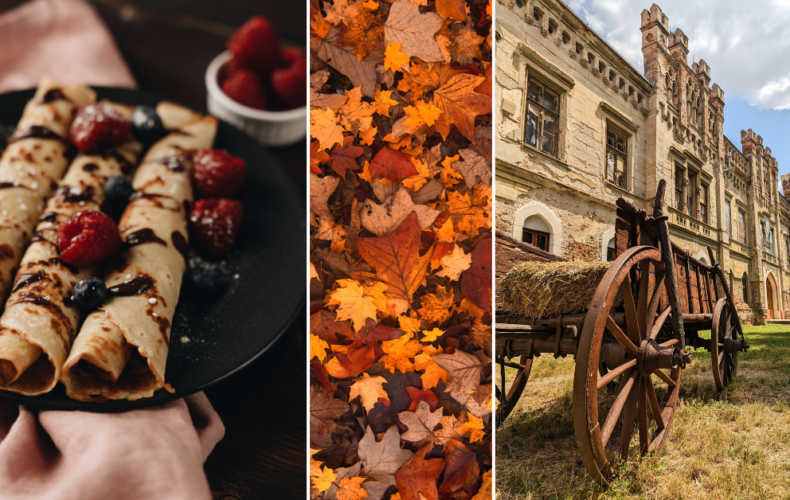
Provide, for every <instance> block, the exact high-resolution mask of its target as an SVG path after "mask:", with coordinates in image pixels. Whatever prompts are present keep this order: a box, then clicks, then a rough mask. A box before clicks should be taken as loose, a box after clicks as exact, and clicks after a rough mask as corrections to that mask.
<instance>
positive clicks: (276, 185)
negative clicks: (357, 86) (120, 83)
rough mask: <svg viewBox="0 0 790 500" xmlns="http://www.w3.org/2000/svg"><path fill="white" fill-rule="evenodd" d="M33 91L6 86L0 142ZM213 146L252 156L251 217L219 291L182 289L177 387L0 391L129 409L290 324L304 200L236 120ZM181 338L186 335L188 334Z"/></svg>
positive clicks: (300, 270) (101, 90)
mask: <svg viewBox="0 0 790 500" xmlns="http://www.w3.org/2000/svg"><path fill="white" fill-rule="evenodd" d="M94 88H95V90H96V92H97V94H98V98H99V99H109V100H111V101H115V102H119V103H125V104H132V105H138V104H156V103H158V102H159V101H162V100H164V98H163V97H161V96H158V95H155V94H152V93H148V92H140V91H136V90H127V89H116V88H107V87H94ZM33 94H34V90H32V89H31V90H23V91H19V92H10V93H7V94H0V137H2V140H0V147H1V146H2V145H3V144H4V142H5V141H4V139H5V136H6V135H7V133H10V131H12V130H13V128H14V127H15V126H16V123H17V121H18V120H19V118H20V116H21V115H22V110H23V109H24V106H25V104H26V103H27V101H28V100H30V99H31V98H32V97H33ZM168 100H172V99H168ZM174 102H175V101H174ZM198 111H201V110H198ZM202 112H205V111H202ZM214 147H215V148H218V149H225V150H227V151H229V152H230V153H232V154H233V155H235V156H240V157H242V158H244V161H245V162H246V163H247V177H246V179H245V182H244V187H243V188H242V190H241V192H240V194H239V196H238V197H237V198H238V199H239V200H240V201H241V202H242V204H243V205H244V222H243V224H242V227H241V231H240V233H239V236H238V241H237V244H236V247H235V249H234V250H233V252H232V253H231V254H230V255H229V256H227V257H226V258H225V259H223V261H222V262H218V263H217V264H218V267H219V268H220V269H221V275H222V276H223V286H224V289H223V290H222V292H221V293H219V294H218V296H217V297H215V298H214V299H212V300H205V299H201V297H198V296H196V294H194V293H192V292H191V291H190V290H188V285H185V286H184V287H182V289H181V299H180V300H179V303H178V307H177V308H176V312H175V318H174V319H173V330H172V332H171V334H170V354H169V356H168V358H167V370H166V373H165V380H166V381H167V382H168V383H169V384H170V385H172V386H173V387H174V388H175V390H176V392H175V394H171V393H169V392H167V391H165V390H159V391H157V392H156V394H154V396H153V397H152V398H144V399H140V400H138V401H108V402H106V403H83V402H81V401H76V400H73V399H70V398H69V397H67V396H66V391H65V390H64V388H63V385H62V384H60V383H59V384H58V385H57V387H56V388H55V389H54V390H53V391H52V392H50V393H47V394H42V395H41V396H33V397H31V396H22V395H19V394H15V393H11V392H6V391H0V399H3V400H6V401H13V402H15V403H19V404H23V405H27V406H34V407H39V408H46V409H56V410H87V411H124V410H131V409H135V408H142V407H144V406H151V405H155V404H161V403H164V402H165V401H170V400H173V399H176V398H182V397H184V396H188V395H189V394H192V393H194V392H197V391H200V390H202V389H205V388H206V387H208V386H210V385H212V384H214V383H216V382H219V381H220V380H222V379H223V378H225V377H227V376H228V375H231V374H233V373H235V372H237V371H238V370H241V369H242V368H244V367H245V366H246V365H247V364H249V363H250V362H252V361H253V360H254V359H255V358H257V357H258V356H260V355H261V354H263V352H264V351H266V349H268V348H269V347H271V345H272V344H273V343H274V342H275V341H276V340H277V339H278V338H279V337H280V335H282V333H283V332H284V331H285V330H286V328H288V326H289V325H290V324H291V322H293V320H294V319H295V318H296V316H297V315H298V314H299V312H300V310H301V308H302V305H303V304H304V300H305V276H304V274H305V256H304V255H305V234H306V227H305V224H306V222H305V201H304V198H302V196H301V195H300V193H299V190H298V189H297V187H296V184H295V183H294V181H293V180H292V179H291V178H290V177H289V176H288V174H287V173H286V172H285V170H284V169H283V168H282V167H281V166H280V165H279V164H278V162H277V160H276V159H275V158H274V157H273V156H272V155H271V154H269V153H268V152H267V151H266V150H265V149H263V148H262V147H261V146H260V145H259V144H258V143H257V142H255V141H254V140H253V139H252V138H250V137H249V136H247V135H246V134H244V133H243V132H240V131H239V130H238V129H236V128H234V127H232V126H231V125H230V124H228V123H226V122H223V121H220V123H219V129H218V130H217V139H216V141H215V143H214ZM236 275H238V278H234V276H236ZM182 338H187V339H189V341H188V342H182Z"/></svg>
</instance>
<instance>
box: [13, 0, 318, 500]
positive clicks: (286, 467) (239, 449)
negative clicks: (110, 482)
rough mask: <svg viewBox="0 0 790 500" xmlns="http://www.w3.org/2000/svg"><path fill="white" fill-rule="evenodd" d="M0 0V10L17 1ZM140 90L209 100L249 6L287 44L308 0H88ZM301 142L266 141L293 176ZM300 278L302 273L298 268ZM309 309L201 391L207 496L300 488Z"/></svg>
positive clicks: (268, 494)
mask: <svg viewBox="0 0 790 500" xmlns="http://www.w3.org/2000/svg"><path fill="white" fill-rule="evenodd" d="M22 3H23V2H22V1H21V0H0V12H3V11H5V10H8V9H10V8H13V7H15V6H17V5H20V4H22ZM91 3H92V4H93V5H94V6H95V7H96V9H97V10H98V12H99V14H100V15H101V17H102V18H103V19H104V21H105V23H106V24H107V26H108V27H109V29H110V31H111V32H112V34H113V36H114V37H115V40H116V42H117V43H118V46H119V48H120V50H121V52H122V53H123V56H124V58H125V59H126V61H127V63H128V64H129V67H130V68H131V70H132V73H133V74H134V77H135V78H136V79H137V82H138V85H139V87H140V89H142V90H150V91H154V92H159V93H161V94H163V95H166V96H170V97H172V98H173V99H177V100H180V101H183V102H185V103H187V104H192V105H195V106H200V107H203V108H205V106H206V90H205V86H204V84H203V75H204V73H205V70H206V67H207V66H208V63H209V62H210V61H211V59H213V58H214V56H216V55H217V54H218V53H220V52H221V51H223V50H224V46H225V40H226V39H227V38H228V36H230V34H231V33H233V31H234V30H235V29H236V28H237V27H238V26H240V25H241V24H243V23H244V21H246V20H247V19H248V18H249V17H250V16H252V15H256V14H260V15H263V16H266V17H268V18H269V19H270V20H271V21H272V23H273V24H274V26H275V28H276V30H277V33H278V35H279V36H280V38H281V39H282V40H283V42H284V44H286V45H292V46H298V47H301V48H304V47H305V40H306V37H305V35H306V34H305V29H306V19H307V17H306V16H307V13H306V2H304V1H295V2H291V1H270V0H223V1H222V2H219V1H216V0H169V1H167V2H162V1H161V0H137V1H134V2H120V1H117V0H91ZM305 148H306V143H305V141H301V142H300V143H298V144H296V145H293V146H288V147H282V148H272V149H271V150H270V151H271V153H272V154H274V156H275V157H277V159H278V160H279V161H280V162H281V163H282V165H283V166H284V167H285V168H286V169H287V170H288V172H289V173H290V174H291V175H292V176H293V178H294V181H295V182H297V183H298V185H299V186H300V189H301V190H302V193H304V192H305V185H306V184H305V181H306V158H307V156H306V149H305ZM300 279H304V280H305V283H306V277H300ZM306 321H307V313H306V311H305V312H304V313H303V314H302V316H301V317H300V318H299V319H298V320H297V321H296V322H295V323H294V325H292V326H291V327H290V328H289V330H288V331H287V332H285V334H284V335H283V337H282V338H281V339H280V340H279V341H278V342H277V343H276V344H275V345H274V346H273V347H272V348H271V349H269V350H268V351H267V352H266V353H264V354H263V355H262V356H261V357H260V358H259V359H258V360H257V361H255V362H254V363H253V364H251V365H250V366H248V367H247V368H245V369H244V370H242V371H241V372H239V373H237V374H235V375H233V376H232V377H230V378H228V379H226V380H224V381H223V382H221V383H219V384H217V385H216V386H214V387H211V388H210V389H208V390H207V391H206V394H208V397H209V399H210V400H211V402H212V404H213V405H214V408H215V409H216V410H217V412H218V413H219V414H220V416H221V417H222V420H223V422H224V423H225V428H226V432H225V439H223V440H222V441H221V442H220V443H219V444H218V445H217V447H216V448H215V449H214V452H213V453H212V454H211V456H210V457H209V459H208V461H207V462H206V466H205V469H206V474H207V476H208V480H209V483H210V485H211V490H212V492H213V494H214V498H216V499H222V500H236V499H238V500H243V499H245V500H246V499H258V498H261V499H262V498H264V497H265V498H267V499H268V498H278V499H279V498H305V496H306V493H307V481H306V467H305V464H306V460H307V456H306V435H305V433H306V429H307V422H306V414H307V399H306V389H305V388H306V386H307V380H306V361H305V360H306V357H305V350H306V335H305V332H306Z"/></svg>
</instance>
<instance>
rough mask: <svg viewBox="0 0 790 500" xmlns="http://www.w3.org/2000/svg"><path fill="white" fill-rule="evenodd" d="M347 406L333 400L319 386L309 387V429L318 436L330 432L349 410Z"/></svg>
mask: <svg viewBox="0 0 790 500" xmlns="http://www.w3.org/2000/svg"><path fill="white" fill-rule="evenodd" d="M349 409H350V408H349V406H348V405H347V404H346V403H344V402H343V401H341V400H339V399H335V398H333V397H332V395H331V394H329V393H328V392H327V391H325V390H324V389H323V388H322V387H321V386H320V385H311V386H310V427H311V428H312V429H313V430H315V431H316V432H317V433H318V434H324V433H327V432H332V431H333V430H334V429H335V427H336V426H337V424H336V423H335V420H334V419H336V418H340V417H342V416H343V415H345V414H346V412H347V411H348V410H349Z"/></svg>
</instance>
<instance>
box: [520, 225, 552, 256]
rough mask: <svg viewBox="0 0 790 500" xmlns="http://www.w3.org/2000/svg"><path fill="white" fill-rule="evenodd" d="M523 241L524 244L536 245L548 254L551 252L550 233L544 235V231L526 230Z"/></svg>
mask: <svg viewBox="0 0 790 500" xmlns="http://www.w3.org/2000/svg"><path fill="white" fill-rule="evenodd" d="M521 239H522V240H523V241H524V243H529V244H530V245H535V246H536V247H538V248H540V249H541V250H543V251H546V252H548V251H549V233H544V232H542V231H535V230H534V229H527V228H524V232H523V235H522V238H521Z"/></svg>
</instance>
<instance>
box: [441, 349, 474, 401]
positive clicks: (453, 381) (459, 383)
mask: <svg viewBox="0 0 790 500" xmlns="http://www.w3.org/2000/svg"><path fill="white" fill-rule="evenodd" d="M433 360H434V361H436V364H438V365H439V366H441V367H442V368H444V369H445V370H447V373H449V374H450V382H449V383H448V384H447V389H446V390H447V392H449V393H451V394H452V393H454V392H455V393H457V394H459V395H468V394H472V393H473V392H475V391H476V390H477V389H478V387H480V375H481V374H482V373H483V370H484V369H485V367H486V365H485V364H483V363H482V362H481V361H480V360H479V359H478V358H477V357H476V356H472V355H471V354H469V353H467V352H464V351H459V350H456V351H455V352H454V353H452V354H437V355H436V356H434V357H433Z"/></svg>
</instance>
